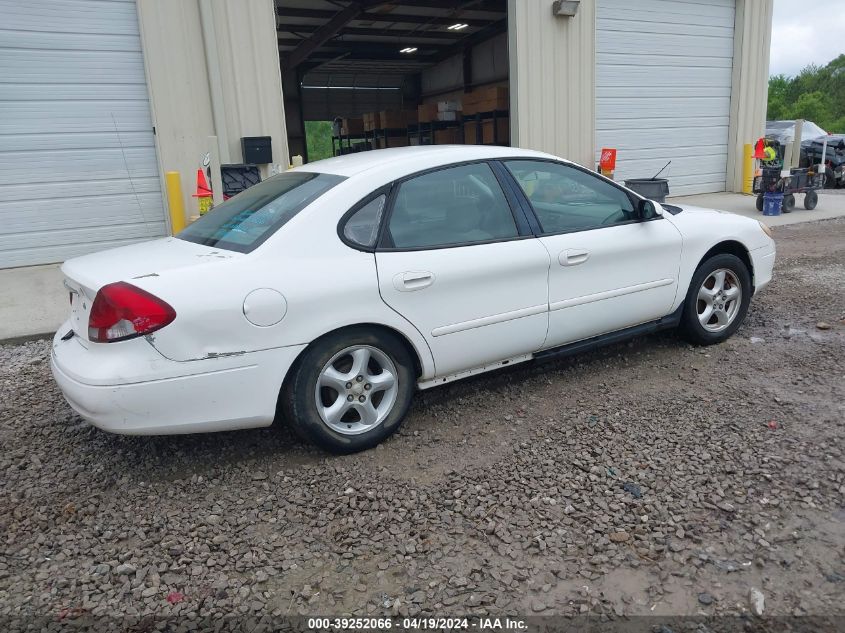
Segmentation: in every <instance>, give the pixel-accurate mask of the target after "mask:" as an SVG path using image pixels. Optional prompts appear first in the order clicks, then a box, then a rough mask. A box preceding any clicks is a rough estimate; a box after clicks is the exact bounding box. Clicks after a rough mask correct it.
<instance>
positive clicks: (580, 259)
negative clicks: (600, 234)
mask: <svg viewBox="0 0 845 633" xmlns="http://www.w3.org/2000/svg"><path fill="white" fill-rule="evenodd" d="M588 259H590V252H589V251H585V250H583V249H580V248H569V249H567V250H565V251H563V252H562V253H561V254H560V256H559V257H558V261H559V262H560V265H561V266H577V265H578V264H583V263H584V262H585V261H587V260H588Z"/></svg>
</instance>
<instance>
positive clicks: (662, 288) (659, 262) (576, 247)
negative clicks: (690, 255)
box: [505, 160, 682, 348]
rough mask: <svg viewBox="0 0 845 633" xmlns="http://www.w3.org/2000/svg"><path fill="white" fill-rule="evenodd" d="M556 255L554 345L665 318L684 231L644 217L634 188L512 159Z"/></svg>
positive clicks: (561, 167)
mask: <svg viewBox="0 0 845 633" xmlns="http://www.w3.org/2000/svg"><path fill="white" fill-rule="evenodd" d="M505 164H506V166H507V167H508V169H509V170H510V172H511V174H512V175H513V176H514V178H515V179H516V181H517V183H518V184H519V186H520V187H521V188H522V190H523V193H524V194H525V196H526V198H527V200H528V202H529V203H530V206H531V207H532V208H533V210H534V214H535V216H536V218H537V220H538V222H539V225H540V227H539V228H540V231H541V233H542V235H541V238H540V241H541V242H542V243H543V244H544V245H545V247H546V248H547V249H548V251H549V254H550V256H551V268H550V271H549V334H548V338H547V339H546V342H545V344H544V347H547V348H548V347H555V346H558V345H563V344H566V343H571V342H574V341H579V340H583V339H586V338H590V337H592V336H597V335H600V334H605V333H608V332H613V331H616V330H621V329H624V328H627V327H631V326H634V325H639V324H641V323H646V322H648V321H652V320H655V319H659V318H661V317H663V316H666V315H667V314H668V313H669V312H670V310H671V307H672V304H673V302H674V300H675V295H676V292H677V290H678V274H679V267H680V258H681V246H682V240H681V234H680V233H679V231H678V230H677V229H676V228H675V226H674V225H673V224H672V223H671V222H670V221H668V220H666V219H664V218H662V217H661V216H659V215H655V216H654V217H653V218H649V219H646V220H645V221H642V220H640V219H639V218H638V217H637V214H636V212H635V210H634V201H633V200H632V198H631V197H630V196H629V194H628V193H627V192H626V191H625V190H623V189H622V188H620V187H618V186H616V185H615V184H613V183H611V182H609V181H607V180H604V179H602V178H600V177H598V176H596V175H595V174H592V173H590V172H588V171H586V170H583V169H579V168H577V167H574V166H572V165H566V164H563V163H557V162H553V161H542V160H540V161H537V160H511V161H506V162H505Z"/></svg>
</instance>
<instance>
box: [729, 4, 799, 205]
mask: <svg viewBox="0 0 845 633" xmlns="http://www.w3.org/2000/svg"><path fill="white" fill-rule="evenodd" d="M772 12H773V7H772V1H771V0H737V3H736V37H735V41H734V68H733V83H732V85H733V89H732V93H731V95H732V96H731V125H730V132H729V146H728V147H729V152H728V169H727V172H728V180H727V189H728V191H742V151H743V145H744V144H745V143H754V142H755V141H756V140H757V139H758V138H760V137H761V136H763V134H764V132H765V127H766V108H767V104H768V98H769V51H770V48H771V44H772ZM796 19H800V18H798V17H797V16H796Z"/></svg>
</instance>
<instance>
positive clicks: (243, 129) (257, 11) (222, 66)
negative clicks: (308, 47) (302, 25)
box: [138, 0, 288, 214]
mask: <svg viewBox="0 0 845 633" xmlns="http://www.w3.org/2000/svg"><path fill="white" fill-rule="evenodd" d="M201 3H204V4H205V8H206V9H207V14H206V15H210V22H211V24H210V25H209V26H210V28H209V30H210V31H211V33H212V35H213V37H214V47H213V48H212V49H211V51H210V54H209V55H208V56H207V55H206V45H205V42H204V38H203V30H202V23H201V11H200V4H201ZM138 14H139V16H140V22H141V38H142V42H143V49H144V58H145V62H146V69H147V75H148V77H149V89H150V98H151V102H152V113H153V118H154V121H155V124H156V131H157V143H158V150H159V157H160V162H161V165H162V168H163V169H164V170H165V171H171V170H175V171H179V172H181V174H182V190H183V194H184V197H185V208H186V209H188V210H189V211H188V213H189V214H190V213H192V212H193V213H195V212H196V208H197V207H196V201H195V200H194V199H192V198H191V197H190V194H191V193H192V192H193V191H194V188H195V186H196V173H197V171H196V170H197V168H198V167H200V164H201V157H202V155H203V154H204V153H205V152H207V151H209V143H208V137H209V136H212V135H216V136H218V144H219V145H220V149H221V160H222V161H223V162H233V163H240V162H241V161H242V157H241V149H240V138H241V137H242V136H269V137H270V138H271V139H272V144H273V160H274V162H277V163H281V164H283V165H286V164H287V161H288V145H287V134H286V133H285V123H284V121H285V118H284V117H285V114H284V106H283V102H282V81H281V75H280V70H279V52H278V45H277V39H276V38H277V36H276V27H275V24H276V22H275V20H276V19H275V9H274V6H273V0H178V1H173V0H141V1H139V2H138ZM209 61H211V63H213V64H216V65H217V67H218V74H219V79H220V85H219V89H218V90H212V84H211V81H210V78H209V71H208V66H209ZM213 102H214V103H213ZM213 105H214V107H216V108H217V109H218V121H219V122H220V123H221V126H220V129H218V127H217V126H216V124H215V117H214V114H213V107H212V106H213Z"/></svg>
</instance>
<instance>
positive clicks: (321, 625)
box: [308, 617, 527, 631]
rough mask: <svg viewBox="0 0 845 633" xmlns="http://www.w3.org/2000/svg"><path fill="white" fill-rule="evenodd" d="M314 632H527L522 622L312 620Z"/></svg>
mask: <svg viewBox="0 0 845 633" xmlns="http://www.w3.org/2000/svg"><path fill="white" fill-rule="evenodd" d="M308 629H309V630H311V631H350V630H352V631H355V630H358V631H390V630H393V629H397V630H400V631H403V630H404V631H443V630H446V631H461V630H472V631H524V630H526V629H527V624H526V622H525V621H524V620H521V619H519V618H494V617H479V618H472V619H470V618H432V617H429V618H401V619H399V618H309V619H308Z"/></svg>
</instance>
